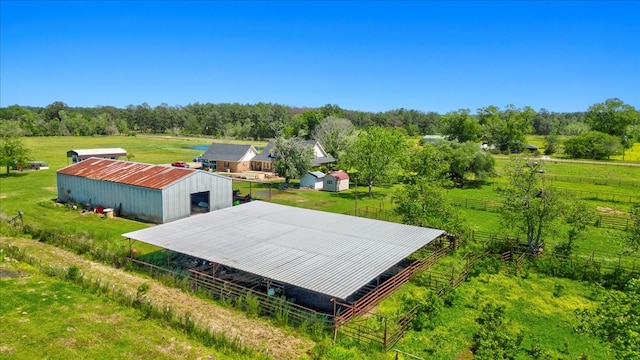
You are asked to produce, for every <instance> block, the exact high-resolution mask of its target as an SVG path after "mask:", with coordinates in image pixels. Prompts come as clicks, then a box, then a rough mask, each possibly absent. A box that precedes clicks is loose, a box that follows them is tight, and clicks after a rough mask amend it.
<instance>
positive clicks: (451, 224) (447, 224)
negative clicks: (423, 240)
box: [393, 177, 467, 235]
mask: <svg viewBox="0 0 640 360" xmlns="http://www.w3.org/2000/svg"><path fill="white" fill-rule="evenodd" d="M393 203H394V205H395V208H394V212H395V213H396V214H397V215H399V216H400V217H401V218H402V223H403V224H408V225H416V226H426V227H432V228H436V229H444V230H446V231H448V232H450V233H453V234H456V235H462V234H464V233H465V231H466V229H467V228H466V226H465V223H464V219H463V218H462V217H461V216H460V213H459V212H458V209H456V208H455V207H454V206H453V205H452V204H451V200H450V199H449V197H448V196H447V192H446V190H445V189H444V188H442V187H440V186H438V184H437V183H434V182H432V181H430V180H429V179H428V178H426V177H423V178H421V177H416V180H415V181H414V182H412V183H409V184H403V185H402V186H401V187H400V188H398V189H397V190H396V191H395V193H394V195H393Z"/></svg>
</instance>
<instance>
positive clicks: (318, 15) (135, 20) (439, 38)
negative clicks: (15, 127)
mask: <svg viewBox="0 0 640 360" xmlns="http://www.w3.org/2000/svg"><path fill="white" fill-rule="evenodd" d="M0 13H1V15H0V16H1V24H0V25H1V27H0V106H2V107H6V106H9V105H13V104H19V105H30V106H46V105H48V104H50V103H52V102H54V101H63V102H65V103H67V104H68V105H69V106H85V107H93V106H98V105H112V106H116V107H126V106H127V105H130V104H133V105H138V104H142V103H143V102H146V103H148V104H149V105H151V106H156V105H159V104H161V103H167V104H169V105H171V106H175V105H187V104H190V103H195V102H200V103H205V102H211V103H222V102H231V103H235V102H238V103H242V104H254V103H257V102H269V103H278V104H283V105H289V106H298V107H318V106H322V105H325V104H336V105H339V106H340V107H342V108H345V109H350V110H361V111H386V110H392V109H398V108H406V109H417V110H421V111H425V112H427V111H437V112H440V113H445V112H448V111H453V110H458V109H460V108H469V109H471V111H472V112H475V110H476V109H477V108H479V107H485V106H488V105H497V106H499V107H504V106H505V105H507V104H514V105H515V106H517V107H523V106H527V105H528V106H532V107H533V108H534V109H536V110H539V109H540V108H546V109H548V110H550V111H584V110H586V109H587V108H588V107H589V106H590V105H592V104H594V103H599V102H603V101H604V100H606V99H608V98H613V97H618V98H620V99H622V100H623V101H624V102H626V103H627V104H631V105H633V106H635V107H636V108H640V2H638V1H621V2H612V1H602V2H600V1H585V2H580V1H571V2H555V1H521V2H507V1H495V2H470V1H469V2H453V1H445V2H431V1H429V2H427V1H425V2H419V1H409V2H382V1H375V2H367V1H355V2H339V1H331V2H329V1H313V2H303V1H300V2H297V1H285V2H267V1H262V2H243V1H237V2H218V1H193V2H171V1H157V2H156V1H140V2H132V1H113V2H110V1H100V2H83V1H69V2H53V1H35V2H25V1H7V0H0Z"/></svg>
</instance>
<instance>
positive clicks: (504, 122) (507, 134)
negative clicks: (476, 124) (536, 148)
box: [478, 105, 536, 152]
mask: <svg viewBox="0 0 640 360" xmlns="http://www.w3.org/2000/svg"><path fill="white" fill-rule="evenodd" d="M535 116H536V112H535V110H533V109H532V108H531V107H529V106H525V107H524V109H518V108H516V107H515V106H513V105H507V107H506V108H505V110H504V111H500V109H499V108H498V107H497V106H494V105H491V106H488V107H486V108H480V109H478V117H479V118H480V125H482V126H483V129H484V139H485V140H486V141H487V142H489V143H491V144H493V145H496V146H498V147H499V148H500V150H503V151H507V152H508V151H511V150H521V149H522V147H523V146H524V144H525V139H526V135H527V134H529V133H531V129H532V127H531V121H532V119H533V118H534V117H535Z"/></svg>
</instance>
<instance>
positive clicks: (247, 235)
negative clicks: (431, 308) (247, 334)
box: [123, 201, 443, 299]
mask: <svg viewBox="0 0 640 360" xmlns="http://www.w3.org/2000/svg"><path fill="white" fill-rule="evenodd" d="M442 233H443V231H442V230H437V229H430V228H421V227H417V226H409V225H403V224H396V223H391V222H385V221H379V220H372V219H366V218H360V217H354V216H348V215H340V214H335V213H329V212H323V211H317V210H308V209H302V208H296V207H291V206H285V205H277V204H272V203H267V202H262V201H253V202H250V203H247V204H243V205H239V206H234V207H230V208H226V209H221V210H217V211H213V212H209V213H206V214H201V215H198V216H192V217H189V218H185V219H181V220H177V221H174V222H171V223H168V224H162V225H158V226H154V227H151V228H148V229H143V230H138V231H133V232H129V233H126V234H123V236H125V237H127V238H130V239H135V240H139V241H142V242H145V243H148V244H153V245H156V246H160V247H162V248H165V249H169V250H172V251H176V252H180V253H184V254H188V255H191V256H195V257H198V258H201V259H205V260H208V261H212V262H214V263H218V264H222V265H225V266H229V267H233V268H236V269H239V270H242V271H246V272H249V273H252V274H255V275H259V276H262V277H265V278H269V279H272V280H277V281H280V282H284V283H287V284H291V285H295V286H299V287H302V288H305V289H308V290H312V291H315V292H318V293H321V294H326V295H329V296H332V297H336V298H339V299H346V298H347V297H348V296H349V295H351V294H353V293H355V292H356V291H357V290H358V289H360V288H361V287H363V286H364V285H366V284H367V283H368V282H369V281H371V280H373V279H375V278H376V277H377V276H378V275H380V274H382V273H383V272H384V271H386V270H387V269H389V268H391V267H392V266H393V265H395V264H397V263H398V262H400V261H401V260H402V259H404V258H406V257H407V256H409V255H410V254H412V253H413V252H415V251H416V250H418V249H420V248H421V247H422V246H424V245H426V244H428V243H429V242H431V241H433V240H434V239H435V238H437V237H438V236H440V235H441V234H442Z"/></svg>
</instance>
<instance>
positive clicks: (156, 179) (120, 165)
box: [56, 158, 233, 224]
mask: <svg viewBox="0 0 640 360" xmlns="http://www.w3.org/2000/svg"><path fill="white" fill-rule="evenodd" d="M56 177H57V185H58V200H59V201H61V202H70V201H72V202H77V203H80V204H83V205H84V204H91V206H92V207H98V206H101V207H103V208H113V209H114V211H115V212H116V214H117V215H118V216H124V217H128V218H134V219H139V220H143V221H147V222H152V223H156V224H162V223H168V222H171V221H174V220H178V219H182V218H186V217H189V216H191V215H194V214H197V213H203V212H209V211H213V210H218V209H222V208H226V207H230V206H231V205H232V197H233V194H232V191H233V189H232V180H231V179H230V178H228V177H226V176H222V175H217V174H214V173H210V172H206V171H201V170H195V169H185V168H178V167H167V166H160V165H151V164H142V163H135V162H129V161H119V160H112V159H99V158H90V159H86V160H84V161H80V162H78V163H75V164H73V165H69V166H67V167H65V168H62V169H60V170H58V171H57V174H56Z"/></svg>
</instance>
